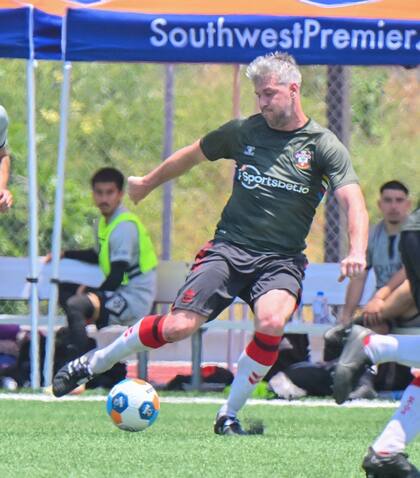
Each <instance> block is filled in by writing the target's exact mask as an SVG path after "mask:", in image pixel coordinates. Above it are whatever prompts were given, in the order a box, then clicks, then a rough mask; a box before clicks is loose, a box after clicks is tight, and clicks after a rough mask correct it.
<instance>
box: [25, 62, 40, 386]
mask: <svg viewBox="0 0 420 478" xmlns="http://www.w3.org/2000/svg"><path fill="white" fill-rule="evenodd" d="M35 67H36V61H35V60H33V59H31V60H29V61H28V62H27V66H26V78H27V90H28V111H27V115H28V143H29V144H28V177H29V235H30V237H29V277H28V278H27V280H28V281H29V282H30V284H31V294H30V315H31V348H30V356H31V388H33V389H36V388H39V386H40V377H39V338H38V320H39V295H38V186H37V158H36V131H35Z"/></svg>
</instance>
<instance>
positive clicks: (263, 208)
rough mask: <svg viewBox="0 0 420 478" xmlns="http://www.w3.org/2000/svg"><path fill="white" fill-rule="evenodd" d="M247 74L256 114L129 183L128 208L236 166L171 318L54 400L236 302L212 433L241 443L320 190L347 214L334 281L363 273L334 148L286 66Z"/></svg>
mask: <svg viewBox="0 0 420 478" xmlns="http://www.w3.org/2000/svg"><path fill="white" fill-rule="evenodd" d="M247 76H248V78H250V79H251V81H252V82H253V84H254V87H255V94H256V96H257V98H258V102H259V106H260V109H261V113H259V114H256V115H253V116H251V117H249V118H246V119H235V120H232V121H229V122H228V123H226V124H225V125H223V126H221V127H220V128H218V129H216V130H214V131H212V132H210V133H208V134H207V135H205V136H204V137H203V138H201V139H200V140H198V141H196V142H194V143H193V144H191V145H189V146H186V147H184V148H182V149H180V150H178V151H176V152H175V153H174V154H172V155H171V156H170V157H169V158H167V159H166V160H165V161H164V162H163V163H162V164H161V165H159V166H158V167H157V168H155V169H154V170H153V171H151V172H150V173H149V174H147V175H146V176H143V177H131V178H129V179H128V184H129V187H128V192H129V196H130V198H131V199H132V200H133V201H134V202H135V203H138V202H139V201H141V200H142V199H144V198H145V197H146V196H147V195H148V194H149V193H150V192H151V191H153V190H154V189H155V188H156V187H158V186H159V185H161V184H162V183H164V182H165V181H168V180H170V179H173V178H176V177H178V176H180V175H181V174H184V173H186V172H187V171H188V170H189V169H191V168H192V167H193V166H196V165H198V164H200V163H203V162H205V161H217V160H219V159H222V158H226V159H230V160H232V161H234V163H235V166H236V171H235V177H234V181H233V189H232V194H231V196H230V198H229V200H228V202H227V204H226V206H225V208H224V210H223V212H222V217H221V219H220V221H219V223H218V225H217V227H216V232H215V235H214V238H213V239H212V240H211V241H209V242H208V243H207V244H206V245H205V246H204V247H203V248H202V249H201V250H200V252H199V253H198V254H197V257H196V260H195V263H194V264H193V266H192V268H191V272H190V274H189V275H188V277H187V279H186V282H185V285H184V286H182V287H181V289H180V290H179V292H178V295H177V297H176V299H175V301H174V304H173V306H172V308H171V311H170V312H169V313H167V314H165V315H156V316H146V317H143V318H142V319H141V320H140V321H139V322H138V323H137V324H136V325H134V326H133V327H132V328H131V329H130V330H129V332H128V333H126V334H125V335H124V336H121V337H120V338H119V339H117V340H116V341H115V342H114V343H113V344H110V345H109V346H108V347H106V348H104V349H101V350H97V351H95V352H94V353H93V354H88V355H85V356H83V357H81V358H80V359H78V360H76V361H73V362H71V363H70V364H69V365H68V366H66V367H63V369H61V371H59V372H58V373H57V375H56V376H55V377H54V381H53V392H54V394H55V395H56V396H61V395H64V394H65V393H68V392H69V391H70V390H71V389H72V388H74V387H75V386H77V384H78V383H80V382H83V381H86V380H89V379H90V377H92V376H93V375H94V374H96V373H99V372H100V371H103V370H106V369H107V368H109V367H110V366H111V365H112V364H113V363H114V361H117V360H120V359H121V357H124V356H127V355H129V354H130V353H132V352H134V351H141V350H151V349H155V348H158V347H161V346H163V345H164V344H166V343H168V342H176V341H178V340H181V339H185V338H186V337H188V336H190V335H191V334H193V333H194V332H195V331H196V330H198V328H199V327H200V326H201V325H202V324H204V323H205V322H207V321H209V320H213V319H214V318H216V317H217V316H218V315H219V314H220V313H221V312H222V311H223V310H224V309H225V308H226V307H228V306H229V305H230V304H231V303H232V302H233V301H234V299H235V297H237V296H239V297H241V298H242V299H243V300H244V301H245V302H247V303H248V304H249V305H250V307H251V308H252V310H253V311H254V314H255V334H254V336H253V338H252V339H251V341H250V343H249V344H248V345H247V346H246V349H245V350H244V352H243V353H242V355H241V357H240V358H239V361H238V370H237V373H236V376H235V379H234V382H233V384H232V387H231V393H230V395H229V397H228V399H227V402H226V403H225V404H224V405H223V406H222V407H221V409H220V410H219V412H218V414H217V416H216V420H215V424H214V431H215V433H217V434H220V435H235V434H244V433H246V432H245V430H243V428H242V427H241V424H240V422H239V420H238V416H237V415H238V412H239V411H240V410H241V409H242V407H243V406H244V404H245V402H246V400H247V398H248V397H249V396H250V394H251V393H252V391H253V389H254V388H255V386H256V385H257V384H258V382H260V380H261V379H262V378H263V377H264V375H265V374H266V373H267V371H268V370H269V369H270V368H271V366H272V365H273V364H274V362H275V361H276V359H277V356H278V353H279V344H280V341H281V338H282V336H283V329H284V326H285V324H286V322H287V321H288V320H289V318H290V317H291V315H292V314H293V311H294V310H295V308H296V306H297V304H298V302H299V297H300V295H301V288H302V278H303V276H304V269H305V266H306V263H307V261H306V257H305V255H304V254H303V250H304V249H305V239H306V236H307V234H308V232H309V229H310V226H311V223H312V220H313V217H314V215H315V210H316V207H317V206H318V205H319V203H320V201H321V200H322V198H323V196H324V193H325V192H326V190H327V188H330V189H331V191H332V192H333V193H334V195H335V196H336V197H337V199H338V200H339V202H340V203H341V205H342V206H343V208H344V210H345V211H346V212H347V215H348V232H349V240H350V247H349V252H348V255H347V256H346V257H345V258H344V259H343V261H342V262H341V273H342V276H343V277H346V276H347V277H353V276H357V275H358V274H360V273H361V272H362V271H363V270H364V269H365V267H366V246H367V236H368V216H367V211H366V207H365V202H364V198H363V195H362V192H361V189H360V186H359V184H358V179H357V176H356V174H355V172H354V170H353V167H352V165H351V161H350V157H349V153H348V151H347V150H346V148H345V147H344V146H343V144H342V143H340V141H339V140H338V139H337V137H336V136H335V135H334V134H333V133H332V132H331V131H329V130H328V129H326V128H323V127H322V126H320V125H319V124H318V123H316V122H315V121H314V120H313V119H311V118H308V116H306V114H305V113H304V111H303V109H302V105H301V95H300V85H301V74H300V71H299V69H298V67H297V65H296V63H295V61H294V59H293V58H292V57H291V56H289V55H287V54H281V53H276V54H270V55H266V56H262V57H258V58H256V59H255V60H254V61H253V62H252V63H251V64H250V65H249V66H248V69H247ZM258 431H262V428H260V429H259V430H258Z"/></svg>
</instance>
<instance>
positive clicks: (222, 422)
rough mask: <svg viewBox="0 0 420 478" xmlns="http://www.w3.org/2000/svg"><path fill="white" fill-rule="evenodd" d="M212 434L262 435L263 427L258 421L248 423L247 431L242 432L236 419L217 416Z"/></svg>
mask: <svg viewBox="0 0 420 478" xmlns="http://www.w3.org/2000/svg"><path fill="white" fill-rule="evenodd" d="M214 433H216V435H263V433H264V425H263V423H262V422H261V421H260V420H254V421H252V422H251V423H250V428H249V430H244V429H243V428H242V426H241V423H240V421H239V420H238V419H237V418H236V417H229V416H228V415H219V414H217V415H216V421H215V422H214Z"/></svg>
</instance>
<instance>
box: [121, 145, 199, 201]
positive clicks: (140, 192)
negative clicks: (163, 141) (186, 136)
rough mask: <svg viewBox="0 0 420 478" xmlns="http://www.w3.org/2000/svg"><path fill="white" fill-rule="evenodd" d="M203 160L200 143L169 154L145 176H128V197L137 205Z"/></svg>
mask: <svg viewBox="0 0 420 478" xmlns="http://www.w3.org/2000/svg"><path fill="white" fill-rule="evenodd" d="M205 160H207V158H206V156H204V154H203V151H202V150H201V147H200V141H196V142H195V143H193V144H191V145H189V146H185V147H184V148H181V149H179V150H178V151H176V152H175V153H173V154H171V155H170V156H169V157H168V158H167V159H165V161H163V162H162V163H161V164H160V165H159V166H157V167H156V168H155V169H153V170H152V171H151V172H150V173H149V174H146V176H129V178H128V195H129V197H130V199H131V200H132V201H133V202H134V204H137V203H138V202H139V201H141V200H142V199H144V198H145V197H146V196H147V195H148V194H149V193H150V192H152V191H153V190H154V189H155V188H157V187H158V186H160V185H161V184H163V183H165V182H166V181H169V180H171V179H174V178H177V177H178V176H181V175H182V174H184V173H185V172H187V171H189V170H190V169H191V168H192V167H193V166H195V165H196V164H199V163H201V162H203V161H205Z"/></svg>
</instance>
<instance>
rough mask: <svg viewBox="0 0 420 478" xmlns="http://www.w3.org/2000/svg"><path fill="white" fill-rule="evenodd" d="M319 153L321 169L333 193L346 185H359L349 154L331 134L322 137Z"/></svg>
mask: <svg viewBox="0 0 420 478" xmlns="http://www.w3.org/2000/svg"><path fill="white" fill-rule="evenodd" d="M319 152H320V165H321V168H322V170H323V172H324V174H325V175H326V176H327V177H328V180H329V183H330V186H331V189H332V190H333V191H335V190H336V189H338V188H340V187H342V186H345V185H347V184H352V183H356V184H357V183H359V179H358V177H357V175H356V173H355V171H354V169H353V165H352V163H351V160H350V153H349V152H348V150H347V148H346V147H345V146H344V144H343V143H341V142H340V141H339V140H338V138H337V137H336V136H335V135H334V134H333V133H327V134H325V135H324V137H323V139H322V141H321V143H320V149H319Z"/></svg>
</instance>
